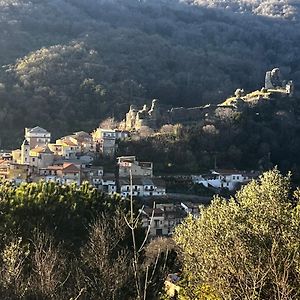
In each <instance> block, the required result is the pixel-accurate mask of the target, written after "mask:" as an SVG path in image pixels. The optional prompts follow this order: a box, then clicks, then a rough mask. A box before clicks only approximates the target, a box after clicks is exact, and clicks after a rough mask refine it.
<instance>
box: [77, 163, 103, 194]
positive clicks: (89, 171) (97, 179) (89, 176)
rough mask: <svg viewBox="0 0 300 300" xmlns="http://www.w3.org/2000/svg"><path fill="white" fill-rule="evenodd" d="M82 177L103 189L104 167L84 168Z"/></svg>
mask: <svg viewBox="0 0 300 300" xmlns="http://www.w3.org/2000/svg"><path fill="white" fill-rule="evenodd" d="M82 177H83V178H84V180H86V181H88V182H89V183H90V184H91V185H93V186H94V187H96V188H101V189H102V184H103V181H102V179H103V167H89V168H85V169H83V170H82Z"/></svg>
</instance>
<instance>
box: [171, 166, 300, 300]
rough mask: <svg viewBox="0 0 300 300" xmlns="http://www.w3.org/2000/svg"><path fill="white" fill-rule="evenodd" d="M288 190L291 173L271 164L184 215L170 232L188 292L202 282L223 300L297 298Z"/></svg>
mask: <svg viewBox="0 0 300 300" xmlns="http://www.w3.org/2000/svg"><path fill="white" fill-rule="evenodd" d="M290 192H291V188H290V176H289V175H288V176H283V175H281V174H280V173H279V171H278V170H276V169H275V170H272V171H269V172H266V173H264V174H263V175H262V176H261V177H260V178H259V179H258V180H257V181H252V182H251V183H249V184H248V185H247V186H245V187H243V188H242V189H241V190H240V191H239V192H237V194H236V195H235V197H234V198H231V199H230V200H229V201H228V200H225V199H222V198H215V200H214V201H213V203H212V205H211V206H209V207H208V208H206V209H203V211H202V212H201V216H200V217H199V219H193V218H192V217H189V218H187V219H186V220H185V222H184V223H183V224H182V225H180V226H179V227H178V228H177V229H176V233H175V236H174V238H175V241H176V242H177V244H178V245H179V246H180V247H181V249H182V254H183V257H184V274H185V276H186V277H187V278H188V290H187V292H188V293H189V294H193V293H194V291H195V290H197V289H198V288H199V286H201V285H203V284H204V285H208V286H210V287H211V288H212V289H213V290H214V291H215V292H216V295H219V296H220V298H222V299H240V297H241V295H243V297H245V298H246V299H271V298H272V299H292V298H298V297H299V279H300V277H299V276H300V274H299V261H298V257H299V255H300V239H299V236H300V235H299V226H298V224H299V221H300V220H299V215H298V213H297V212H298V210H299V202H298V201H299V197H298V191H297V192H296V198H294V197H291V193H290Z"/></svg>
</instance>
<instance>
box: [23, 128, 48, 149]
mask: <svg viewBox="0 0 300 300" xmlns="http://www.w3.org/2000/svg"><path fill="white" fill-rule="evenodd" d="M25 140H27V141H28V143H29V146H30V149H33V148H35V147H36V146H43V145H46V144H48V143H50V140H51V133H50V132H48V131H47V130H46V129H44V128H41V127H39V126H36V127H34V128H25Z"/></svg>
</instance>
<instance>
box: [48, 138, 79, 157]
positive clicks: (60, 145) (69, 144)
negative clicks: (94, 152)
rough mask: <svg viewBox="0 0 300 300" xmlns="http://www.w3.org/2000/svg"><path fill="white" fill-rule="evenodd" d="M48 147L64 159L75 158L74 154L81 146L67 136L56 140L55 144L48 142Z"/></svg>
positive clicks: (77, 152)
mask: <svg viewBox="0 0 300 300" xmlns="http://www.w3.org/2000/svg"><path fill="white" fill-rule="evenodd" d="M49 148H50V149H51V151H53V152H54V153H55V154H56V155H57V156H60V157H62V158H65V159H75V158H76V155H77V154H79V153H81V147H80V146H79V145H77V144H76V143H75V142H73V141H72V140H71V139H70V138H68V137H63V138H61V139H58V140H56V143H55V144H49Z"/></svg>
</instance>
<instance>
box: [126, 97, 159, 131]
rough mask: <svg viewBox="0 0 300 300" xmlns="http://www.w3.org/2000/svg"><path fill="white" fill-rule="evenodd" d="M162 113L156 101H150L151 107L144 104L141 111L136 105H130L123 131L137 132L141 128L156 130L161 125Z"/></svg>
mask: <svg viewBox="0 0 300 300" xmlns="http://www.w3.org/2000/svg"><path fill="white" fill-rule="evenodd" d="M161 118H162V111H161V108H160V106H159V102H158V100H157V99H153V100H152V104H151V107H150V108H148V107H147V105H146V104H145V105H144V106H143V108H142V109H141V110H138V108H137V106H136V105H130V109H129V112H128V113H127V114H126V118H125V120H124V122H125V129H126V130H139V129H140V128H141V127H143V126H148V127H150V128H154V129H155V128H158V127H159V126H160V125H161Z"/></svg>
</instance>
